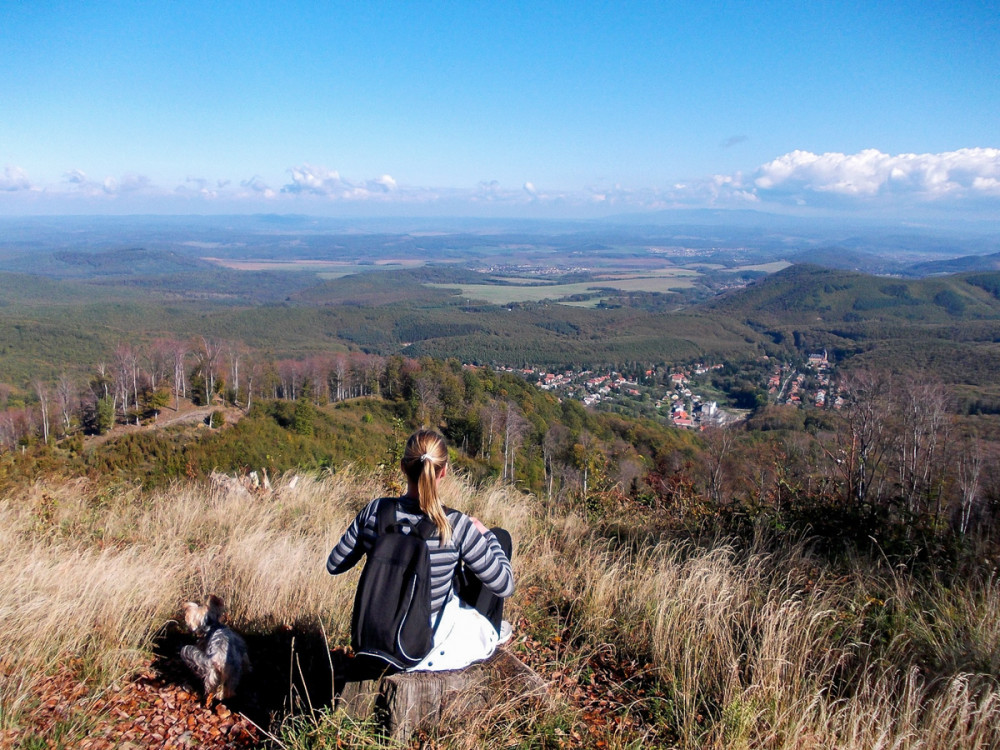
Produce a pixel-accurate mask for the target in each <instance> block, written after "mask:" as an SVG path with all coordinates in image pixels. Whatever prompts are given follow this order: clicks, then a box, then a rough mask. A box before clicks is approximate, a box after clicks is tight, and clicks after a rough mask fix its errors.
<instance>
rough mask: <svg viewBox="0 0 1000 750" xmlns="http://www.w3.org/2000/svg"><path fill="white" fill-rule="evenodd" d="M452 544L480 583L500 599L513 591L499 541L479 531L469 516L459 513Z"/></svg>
mask: <svg viewBox="0 0 1000 750" xmlns="http://www.w3.org/2000/svg"><path fill="white" fill-rule="evenodd" d="M454 536H455V540H454V541H455V546H456V547H458V549H459V556H460V557H461V558H462V560H463V561H464V562H465V565H466V567H467V568H468V569H469V570H471V571H472V572H473V573H475V574H476V578H478V579H479V580H480V581H482V583H483V586H485V587H486V588H487V589H489V590H490V591H492V592H493V593H494V594H496V595H497V596H499V597H501V598H506V597H508V596H510V595H511V594H513V593H514V573H513V571H512V570H511V567H510V560H508V559H507V555H505V554H504V552H503V549H501V547H500V542H499V541H497V538H496V537H495V536H494V535H493V532H490V531H487V532H486V534H482V533H480V531H479V529H477V528H476V527H475V525H474V524H473V523H472V521H471V520H470V519H469V517H468V516H466V515H465V514H462V515H461V516H460V518H459V519H458V522H457V523H456V524H455V532H454Z"/></svg>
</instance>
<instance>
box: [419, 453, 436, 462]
mask: <svg viewBox="0 0 1000 750" xmlns="http://www.w3.org/2000/svg"><path fill="white" fill-rule="evenodd" d="M420 460H421V462H423V461H432V462H433V461H434V456H432V455H431V454H430V453H425V454H424V455H422V456H421V457H420Z"/></svg>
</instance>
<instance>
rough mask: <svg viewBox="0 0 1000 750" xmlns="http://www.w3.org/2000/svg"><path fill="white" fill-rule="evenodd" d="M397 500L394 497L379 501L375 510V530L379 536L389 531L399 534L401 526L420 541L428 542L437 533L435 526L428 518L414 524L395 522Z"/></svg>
mask: <svg viewBox="0 0 1000 750" xmlns="http://www.w3.org/2000/svg"><path fill="white" fill-rule="evenodd" d="M396 503H397V500H396V498H394V497H383V498H382V499H381V500H379V503H378V508H377V509H376V511H375V513H376V523H375V526H376V529H377V530H378V534H379V536H381V535H382V534H386V533H388V532H390V531H394V532H399V531H400V529H401V527H402V526H408V527H410V528H411V529H412V530H413V532H414V533H416V534H417V535H418V536H419V537H420V538H421V539H423V540H425V541H426V540H428V539H430V538H432V537H433V536H434V534H435V533H437V526H435V525H434V522H433V521H431V520H430V519H429V518H427V517H424V518H421V519H420V521H418V522H417V523H416V524H413V523H411V522H409V521H405V520H404V521H397V515H396Z"/></svg>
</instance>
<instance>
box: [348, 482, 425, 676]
mask: <svg viewBox="0 0 1000 750" xmlns="http://www.w3.org/2000/svg"><path fill="white" fill-rule="evenodd" d="M376 513H377V516H376V517H377V519H378V520H377V525H378V536H377V538H376V539H375V545H374V546H373V547H372V549H371V550H370V551H369V552H368V558H367V560H366V561H365V568H364V570H363V571H362V572H361V579H360V580H359V581H358V592H357V594H356V595H355V597H354V614H353V616H352V617H351V646H352V647H353V649H354V653H355V654H358V655H359V656H360V655H364V656H373V657H376V658H378V659H381V660H383V661H386V662H388V663H389V664H391V665H392V666H394V667H396V668H397V669H407V668H409V667H412V666H414V665H416V664H418V663H419V662H420V661H421V660H422V659H423V658H424V657H425V656H427V654H428V653H430V650H431V646H432V644H433V639H434V628H433V627H431V622H430V619H431V563H430V551H429V550H428V549H427V540H428V539H430V538H431V537H432V536H433V535H434V533H435V532H436V531H437V527H436V526H435V525H434V524H433V523H432V522H431V521H430V520H429V519H427V518H422V519H421V520H420V521H419V522H418V523H417V524H413V523H411V522H410V521H407V520H406V519H403V520H401V521H397V517H396V501H395V499H393V498H383V499H381V500H380V501H379V504H378V508H377V509H376ZM404 529H409V532H408V533H407V532H406V531H404Z"/></svg>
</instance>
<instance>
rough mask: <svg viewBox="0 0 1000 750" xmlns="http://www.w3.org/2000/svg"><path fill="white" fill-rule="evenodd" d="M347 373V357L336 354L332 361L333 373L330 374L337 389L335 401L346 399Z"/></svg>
mask: <svg viewBox="0 0 1000 750" xmlns="http://www.w3.org/2000/svg"><path fill="white" fill-rule="evenodd" d="M347 371H348V367H347V357H345V356H344V355H343V354H338V355H337V356H336V357H335V358H334V360H333V372H332V373H331V374H330V378H331V380H332V381H333V382H334V384H335V386H336V389H337V399H336V400H337V401H343V400H344V399H345V398H347V395H346V393H347Z"/></svg>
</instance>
